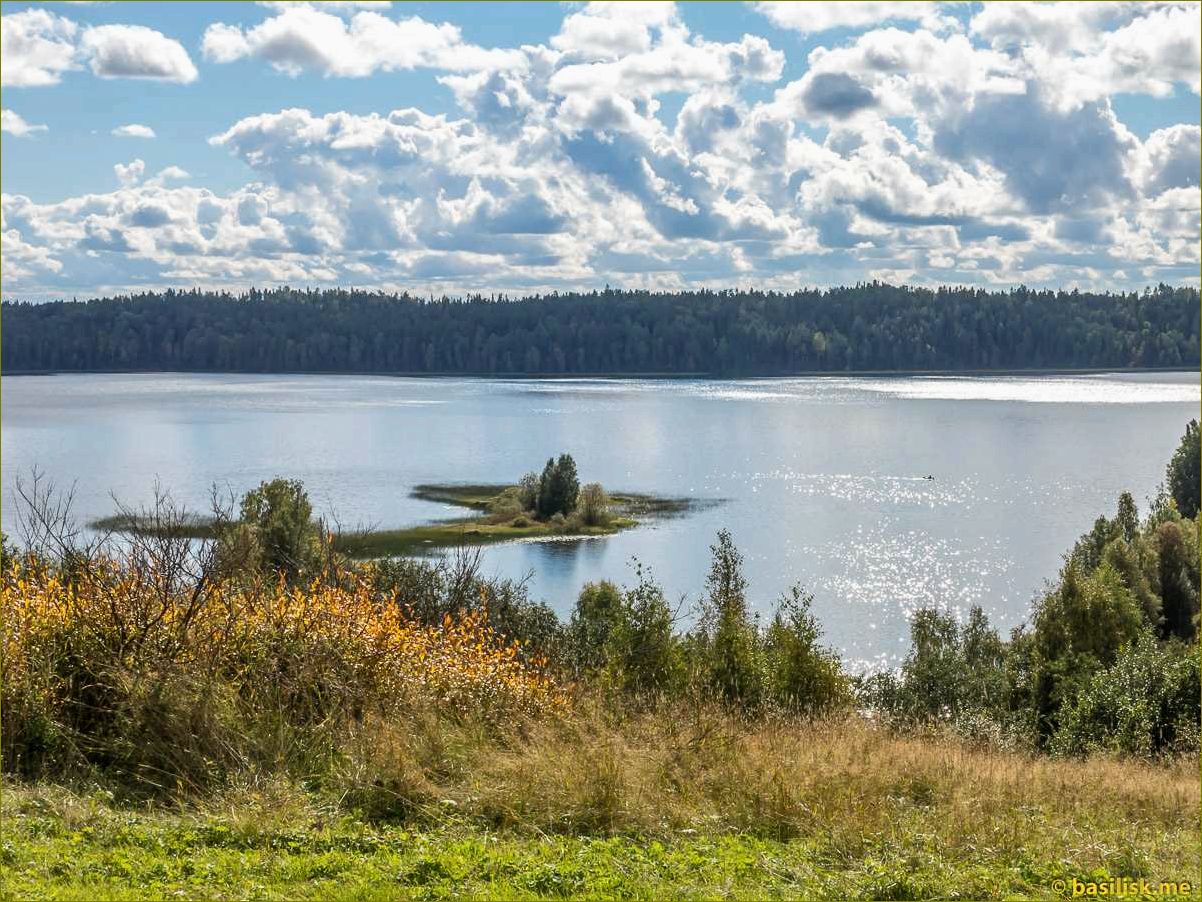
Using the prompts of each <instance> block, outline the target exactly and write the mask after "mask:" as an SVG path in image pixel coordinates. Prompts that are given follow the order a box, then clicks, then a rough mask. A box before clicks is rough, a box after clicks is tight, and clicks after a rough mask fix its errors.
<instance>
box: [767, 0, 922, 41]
mask: <svg viewBox="0 0 1202 902" xmlns="http://www.w3.org/2000/svg"><path fill="white" fill-rule="evenodd" d="M754 6H755V8H756V9H757V10H758V11H759V12H761V13H763V14H764V15H765V16H767V17H768V18H769V20H771V22H772V24H774V25H776V26H778V27H780V28H788V29H791V30H793V31H800V32H801V33H803V34H813V33H817V32H822V31H829V30H830V29H832V28H856V29H859V28H868V27H870V26H873V25H879V24H882V23H884V22H921V21H923V20H928V21H934V20H935V17H936V15H937V9H938V6H939V4H937V3H923V2H920V0H915V2H912V3H907V2H903V3H889V2H879V3H878V2H871V0H868V2H857V0H847V2H840V3H796V2H790V0H785V2H780V3H776V2H765V3H756V4H754Z"/></svg>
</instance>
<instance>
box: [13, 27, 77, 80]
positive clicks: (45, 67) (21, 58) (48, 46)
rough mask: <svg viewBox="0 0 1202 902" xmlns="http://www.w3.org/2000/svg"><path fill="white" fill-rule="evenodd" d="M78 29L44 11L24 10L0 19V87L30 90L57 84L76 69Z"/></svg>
mask: <svg viewBox="0 0 1202 902" xmlns="http://www.w3.org/2000/svg"><path fill="white" fill-rule="evenodd" d="M78 31H79V28H78V26H76V24H75V23H74V22H72V21H71V20H70V19H67V18H65V17H64V16H60V15H57V14H55V13H52V12H50V11H49V10H45V9H26V10H22V11H21V12H19V13H13V14H11V15H6V16H4V17H3V18H0V45H2V46H0V56H2V57H3V59H4V65H3V66H2V67H0V84H3V85H4V86H5V87H9V86H12V87H31V86H37V85H53V84H58V81H59V79H60V78H62V74H63V73H64V72H67V71H69V70H71V69H77V68H79V63H78V61H77V60H76V56H75V39H76V35H77V33H78Z"/></svg>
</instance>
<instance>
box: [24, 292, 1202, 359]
mask: <svg viewBox="0 0 1202 902" xmlns="http://www.w3.org/2000/svg"><path fill="white" fill-rule="evenodd" d="M3 317H4V322H5V329H4V332H3V334H2V335H0V341H2V343H3V356H4V367H5V370H6V371H7V372H9V373H12V372H19V371H26V372H30V371H58V370H143V371H208V372H259V373H263V372H267V373H270V372H343V373H422V374H449V373H475V374H481V375H507V374H523V375H569V374H628V375H629V374H635V375H637V374H646V373H663V374H667V373H675V374H691V375H702V374H706V373H709V374H728V375H744V376H748V375H780V374H790V373H806V372H834V371H846V370H862V371H865V370H874V371H886V370H893V371H896V370H989V369H994V370H996V369H1032V368H1061V369H1065V368H1095V369H1096V368H1109V369H1115V368H1126V367H1191V368H1194V367H1197V366H1198V363H1199V358H1198V347H1199V345H1198V291H1197V289H1196V288H1186V287H1179V288H1171V287H1169V286H1167V285H1160V286H1158V287H1157V288H1156V289H1154V290H1153V289H1150V288H1149V289H1148V290H1146V291H1144V292H1143V293H1135V292H1132V293H1129V294H1094V293H1089V292H1084V293H1082V292H1078V291H1076V290H1073V291H1071V292H1066V291H1060V292H1052V291H1032V290H1030V289H1027V288H1016V289H1013V290H1011V291H986V290H984V289H981V288H967V287H966V288H940V289H938V290H936V291H932V290H930V289H926V288H909V287H904V286H892V285H885V284H882V283H880V282H872V283H870V284H864V285H857V286H855V287H848V288H832V289H829V290H827V291H820V290H817V289H810V290H806V291H796V292H791V293H788V294H782V293H777V292H762V291H751V290H742V289H739V290H728V291H711V290H701V291H696V292H665V293H651V292H646V291H638V290H635V291H628V292H622V291H614V290H609V289H607V290H605V291H603V292H593V293H591V294H553V295H548V296H543V297H532V298H525V299H522V300H520V301H515V300H508V299H505V298H497V297H492V298H487V297H481V296H474V297H468V298H465V299H462V300H452V299H450V298H445V297H444V298H442V299H441V300H438V301H434V300H430V301H423V300H422V299H420V298H415V297H411V296H409V295H404V294H402V295H388V294H383V293H379V292H368V291H362V290H354V289H352V290H345V289H333V290H323V291H315V290H311V289H310V290H299V289H292V288H278V289H271V290H260V289H251V290H250V291H249V292H247V293H246V294H244V295H238V296H232V295H229V294H226V293H213V292H207V291H201V290H199V289H197V290H193V291H184V292H179V291H174V290H168V291H166V292H163V293H148V294H140V295H135V296H132V297H124V298H105V299H98V300H92V301H86V302H75V301H71V302H55V303H45V304H26V303H11V302H7V301H6V302H5V303H4V306H3Z"/></svg>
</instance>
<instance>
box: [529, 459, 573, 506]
mask: <svg viewBox="0 0 1202 902" xmlns="http://www.w3.org/2000/svg"><path fill="white" fill-rule="evenodd" d="M579 497H580V479H579V477H578V476H577V475H576V461H574V460H573V459H572V455H570V454H561V455H559V460H555V459H553V458H547V465H546V466H545V467H543V475H542V476H541V477H540V479H539V483H538V506H537V510H538V515H539V517H540V518H542V519H544V520H545V519H549V518H551V517H553V516H555V515H556V514H563V515H564V516H565V517H566V516H567V515H568V514H570V513H572V511H574V510H576V502H577V501H578V500H579Z"/></svg>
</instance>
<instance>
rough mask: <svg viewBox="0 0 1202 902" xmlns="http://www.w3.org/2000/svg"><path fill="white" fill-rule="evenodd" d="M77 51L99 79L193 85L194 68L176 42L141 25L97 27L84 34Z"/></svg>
mask: <svg viewBox="0 0 1202 902" xmlns="http://www.w3.org/2000/svg"><path fill="white" fill-rule="evenodd" d="M80 49H81V50H82V51H83V53H84V54H85V55H86V56H87V57H88V64H89V66H90V67H91V69H92V72H93V73H94V74H96V75H98V76H100V77H101V78H145V79H151V80H155V81H174V82H179V83H181V84H187V83H188V82H192V81H196V78H197V71H196V66H194V65H193V64H192V60H191V59H190V58H189V57H188V52H187V51H186V50H184V48H183V45H182V44H180V43H179V41H175V40H172V39H171V38H169V37H167V36H166V35H163V34H160V33H159V32H157V31H155V30H154V29H153V28H146V27H144V26H142V25H100V26H97V27H95V28H89V29H88V30H87V31H85V32H84V34H83V38H82V40H81V41H80Z"/></svg>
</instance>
